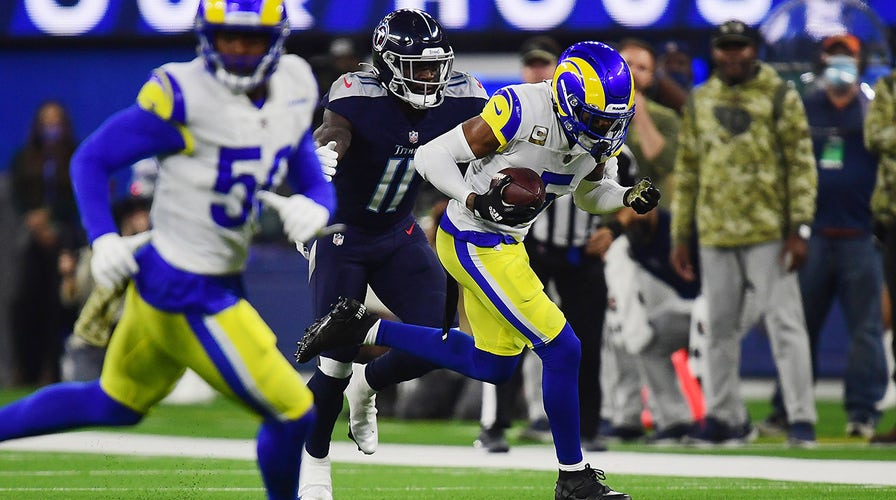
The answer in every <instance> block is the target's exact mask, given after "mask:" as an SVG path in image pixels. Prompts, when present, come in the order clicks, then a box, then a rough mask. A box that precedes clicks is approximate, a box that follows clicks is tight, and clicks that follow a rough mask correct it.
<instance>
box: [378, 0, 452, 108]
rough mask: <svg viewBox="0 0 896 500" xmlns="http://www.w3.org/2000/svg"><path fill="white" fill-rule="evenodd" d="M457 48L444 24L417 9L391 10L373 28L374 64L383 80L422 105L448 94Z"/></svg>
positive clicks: (398, 93) (392, 89)
mask: <svg viewBox="0 0 896 500" xmlns="http://www.w3.org/2000/svg"><path fill="white" fill-rule="evenodd" d="M453 64H454V51H452V50H451V44H450V43H448V36H447V35H446V34H445V30H444V29H442V25H441V24H439V22H438V21H436V20H435V19H434V18H433V17H432V16H430V15H429V14H427V13H426V12H423V11H422V10H416V9H399V10H396V11H394V12H391V13H389V14H388V15H386V17H384V18H383V20H382V21H380V24H379V26H377V27H376V29H375V30H374V31H373V66H374V68H375V70H376V73H377V76H378V77H379V79H380V81H381V82H382V84H383V85H384V86H385V87H386V88H387V89H388V90H389V91H390V92H392V94H394V95H395V96H396V97H398V98H399V99H401V100H403V101H405V102H407V103H408V104H410V105H411V106H413V107H415V108H418V109H425V108H434V107H436V106H438V105H439V104H441V103H442V101H443V100H444V98H445V87H446V86H447V85H448V79H449V77H450V76H451V67H452V66H453Z"/></svg>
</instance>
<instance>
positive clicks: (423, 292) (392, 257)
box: [300, 9, 488, 499]
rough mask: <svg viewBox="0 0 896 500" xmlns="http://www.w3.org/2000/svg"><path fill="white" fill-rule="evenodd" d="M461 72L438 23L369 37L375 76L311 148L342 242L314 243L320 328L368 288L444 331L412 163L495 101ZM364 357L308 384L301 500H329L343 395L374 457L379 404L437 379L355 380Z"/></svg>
mask: <svg viewBox="0 0 896 500" xmlns="http://www.w3.org/2000/svg"><path fill="white" fill-rule="evenodd" d="M453 61H454V52H453V51H452V49H451V45H450V44H449V42H448V38H447V36H446V34H445V32H444V30H443V29H442V26H441V25H440V24H439V23H438V22H437V21H436V20H435V19H434V18H433V17H432V16H430V15H429V14H427V13H426V12H423V11H419V10H411V9H402V10H397V11H394V12H392V13H390V14H388V15H387V16H386V17H385V18H383V20H382V22H381V23H380V24H379V26H378V27H377V28H376V30H375V31H374V33H373V68H372V69H371V70H370V71H356V72H351V73H347V74H345V75H343V76H341V77H340V78H339V79H337V80H336V81H335V82H334V83H333V85H332V87H331V88H330V91H329V93H328V94H327V95H326V96H325V98H324V106H325V111H324V115H323V124H322V125H321V126H320V127H319V128H318V129H317V130H316V131H315V132H314V138H315V140H316V141H317V143H318V144H321V145H322V146H321V148H320V149H319V150H318V155H319V156H320V157H321V158H322V163H324V165H325V168H326V167H329V170H327V171H326V173H327V174H329V175H332V178H333V185H334V186H335V187H336V197H337V199H338V200H339V204H338V207H337V209H336V212H335V214H334V216H333V218H332V220H331V223H336V224H345V230H344V231H342V232H339V233H336V234H334V235H332V236H329V237H327V238H321V239H319V240H317V242H316V243H315V244H314V246H313V247H312V250H311V254H310V269H311V290H312V295H313V299H312V300H313V308H314V311H315V313H316V315H317V316H321V315H323V314H325V313H326V312H327V311H328V310H329V308H330V306H331V305H332V304H333V303H335V302H336V300H337V299H338V298H339V297H340V296H345V297H352V298H355V299H357V300H359V301H363V300H364V297H365V294H366V292H367V287H368V285H369V286H370V288H371V289H372V290H373V291H374V292H375V293H376V294H377V296H378V297H379V299H380V300H381V301H382V302H383V303H384V304H385V305H386V306H387V307H388V308H389V310H391V311H392V312H393V313H394V314H396V315H397V316H398V317H399V318H400V319H401V320H402V321H405V322H408V323H414V324H420V325H427V326H432V327H437V326H441V324H442V318H443V315H444V304H445V282H446V281H445V280H446V278H445V272H444V270H443V269H442V266H441V264H440V263H439V261H438V258H437V257H436V255H435V253H434V252H433V251H432V249H431V247H430V246H429V243H428V242H427V239H426V235H425V234H424V231H423V229H421V228H420V227H419V226H418V225H417V223H416V221H415V219H414V217H413V215H412V213H411V211H412V208H413V206H414V201H415V199H416V197H417V191H418V188H419V186H420V183H421V182H422V178H421V177H420V176H419V175H418V174H417V173H416V170H415V167H414V153H415V152H416V151H417V148H418V147H419V146H421V145H423V144H425V143H426V142H427V141H429V140H431V139H433V138H435V137H438V136H439V135H441V134H443V133H445V132H447V131H449V130H451V129H453V128H454V127H455V126H457V125H458V124H460V123H461V122H463V121H464V120H466V119H468V118H470V117H473V116H476V115H478V114H479V112H480V111H482V107H483V105H484V104H485V102H486V100H487V98H488V95H487V94H486V92H485V90H484V89H483V88H482V86H481V85H480V84H479V82H478V81H477V80H476V79H475V78H473V77H472V76H470V75H468V74H465V73H460V72H457V71H453V70H452V63H453ZM333 167H335V168H333ZM452 168H457V167H455V166H452ZM458 175H460V174H458ZM357 354H358V347H357V346H355V347H350V348H346V349H338V350H333V351H328V352H324V353H323V354H322V355H321V356H320V359H319V364H318V367H317V370H316V371H315V373H314V376H313V377H312V378H311V380H310V381H309V383H308V386H309V387H310V388H311V390H312V392H313V393H314V400H315V406H316V408H317V411H318V417H317V421H316V423H315V427H314V430H313V431H312V434H311V436H310V438H309V440H308V442H307V443H306V447H305V448H306V451H307V452H308V455H309V456H307V457H306V458H305V462H304V463H303V470H302V481H301V486H300V495H301V497H302V498H303V499H309V498H310V499H330V498H332V486H331V481H330V460H329V457H328V455H329V447H330V437H331V435H332V433H333V426H334V425H335V422H336V418H337V416H338V415H339V413H340V412H341V411H342V401H343V391H345V392H346V395H347V396H348V400H349V407H350V408H349V410H350V434H351V436H352V437H353V439H354V440H355V442H356V443H357V444H358V448H359V449H360V450H361V451H363V452H364V453H367V454H370V453H373V452H374V451H375V450H376V446H377V433H376V407H375V404H374V402H375V401H374V395H375V392H376V391H378V390H381V389H383V388H384V387H387V386H389V385H391V384H395V383H397V382H402V381H405V380H410V379H413V378H416V377H419V376H421V375H423V374H425V373H427V372H429V371H430V370H432V369H433V368H434V365H433V364H431V363H429V362H425V361H423V360H421V359H418V358H415V357H412V356H411V355H409V354H406V353H403V352H401V351H397V350H396V351H391V352H388V353H386V354H385V355H383V356H381V357H379V358H377V359H375V360H373V361H371V362H370V363H368V364H367V365H360V364H356V365H355V366H354V370H353V366H352V360H353V359H354V358H355V356H356V355H357ZM353 371H354V375H353ZM350 379H351V384H350V383H349V380H350ZM347 387H348V390H346V388H347Z"/></svg>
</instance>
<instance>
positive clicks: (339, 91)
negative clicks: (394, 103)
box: [329, 71, 388, 101]
mask: <svg viewBox="0 0 896 500" xmlns="http://www.w3.org/2000/svg"><path fill="white" fill-rule="evenodd" d="M386 95H388V92H387V91H386V89H385V88H384V87H383V85H382V84H381V83H380V81H379V80H378V79H377V77H376V75H375V74H373V73H371V72H369V71H352V72H350V73H345V74H344V75H342V76H340V77H339V78H337V79H336V81H335V82H333V85H331V86H330V93H329V96H330V97H329V100H330V101H335V100H337V99H343V98H346V97H383V96H386Z"/></svg>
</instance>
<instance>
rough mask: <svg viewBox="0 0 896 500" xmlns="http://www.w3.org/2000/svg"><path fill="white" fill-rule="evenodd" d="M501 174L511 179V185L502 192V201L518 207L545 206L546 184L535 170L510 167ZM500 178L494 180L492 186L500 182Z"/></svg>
mask: <svg viewBox="0 0 896 500" xmlns="http://www.w3.org/2000/svg"><path fill="white" fill-rule="evenodd" d="M498 173H499V174H504V175H507V176H509V177H510V183H508V184H507V186H505V187H504V190H503V191H502V192H501V199H503V200H504V203H507V204H508V205H514V206H518V207H533V208H541V206H542V205H544V198H545V191H544V182H542V180H541V176H539V175H538V174H537V173H536V172H535V171H534V170H530V169H528V168H517V167H509V168H505V169H502V170H501V171H500V172H498ZM500 180H501V179H500V176H497V175H496V176H495V178H493V179H492V185H495V184H496V183H497V182H499V181H500Z"/></svg>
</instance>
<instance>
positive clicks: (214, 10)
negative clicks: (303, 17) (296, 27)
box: [195, 0, 290, 93]
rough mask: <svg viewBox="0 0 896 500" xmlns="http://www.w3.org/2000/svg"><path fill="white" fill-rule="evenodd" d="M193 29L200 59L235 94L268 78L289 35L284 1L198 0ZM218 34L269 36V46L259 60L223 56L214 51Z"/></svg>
mask: <svg viewBox="0 0 896 500" xmlns="http://www.w3.org/2000/svg"><path fill="white" fill-rule="evenodd" d="M195 27H196V35H197V37H198V38H199V47H198V52H199V55H200V56H202V58H203V59H204V60H205V64H206V66H207V67H208V70H209V71H211V73H212V74H213V75H215V78H217V79H218V80H219V81H220V82H221V83H223V84H224V85H226V86H227V88H229V89H230V90H231V91H232V92H234V93H244V92H247V91H249V90H252V89H254V88H255V87H257V86H259V85H260V84H261V83H263V82H264V81H265V80H267V79H268V78H269V77H270V76H271V74H272V73H273V72H274V70H275V69H276V68H277V62H278V61H279V60H280V54H282V53H283V42H284V41H285V40H286V37H287V36H289V33H290V28H289V21H288V20H287V18H286V6H285V5H284V4H283V0H201V1H200V2H199V11H198V12H197V13H196V22H195ZM221 31H226V32H242V33H249V34H260V35H268V36H270V45H269V47H268V50H267V52H266V53H265V54H264V55H262V56H261V57H255V56H225V55H224V54H221V53H219V52H218V51H217V50H215V34H216V33H218V32H221Z"/></svg>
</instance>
